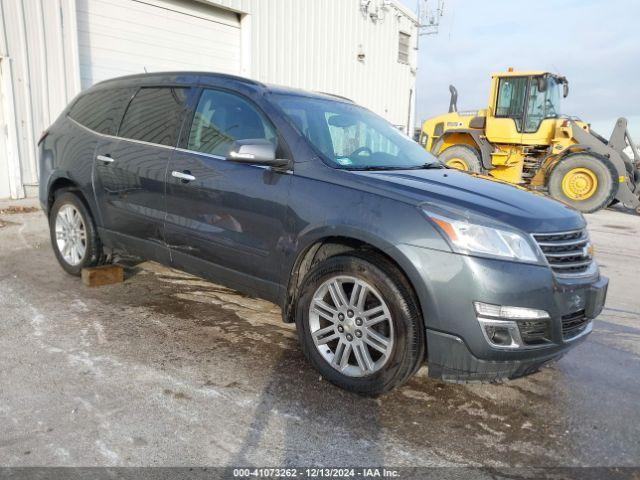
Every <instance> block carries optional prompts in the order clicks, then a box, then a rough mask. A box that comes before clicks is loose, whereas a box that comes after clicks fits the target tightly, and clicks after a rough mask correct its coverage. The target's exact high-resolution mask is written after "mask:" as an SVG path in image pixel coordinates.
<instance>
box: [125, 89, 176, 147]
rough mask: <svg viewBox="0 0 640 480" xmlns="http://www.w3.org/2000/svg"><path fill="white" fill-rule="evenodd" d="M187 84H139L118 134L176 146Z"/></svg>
mask: <svg viewBox="0 0 640 480" xmlns="http://www.w3.org/2000/svg"><path fill="white" fill-rule="evenodd" d="M186 96H187V89H186V88H174V87H159V88H155V87H153V88H141V89H140V90H139V91H138V93H137V94H136V96H135V97H134V98H133V100H132V101H131V103H130V104H129V108H127V111H126V113H125V114H124V118H123V119H122V125H120V131H119V132H118V136H120V137H124V138H131V139H133V140H142V141H144V142H149V143H158V144H160V145H168V146H171V147H173V146H175V144H176V140H177V137H178V130H179V128H180V124H181V122H182V111H183V106H184V102H185V99H186Z"/></svg>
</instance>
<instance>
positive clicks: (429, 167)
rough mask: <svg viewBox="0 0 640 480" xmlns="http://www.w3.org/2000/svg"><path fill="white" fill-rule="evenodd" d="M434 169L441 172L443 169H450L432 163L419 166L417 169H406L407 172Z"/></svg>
mask: <svg viewBox="0 0 640 480" xmlns="http://www.w3.org/2000/svg"><path fill="white" fill-rule="evenodd" d="M433 168H435V169H437V170H439V169H441V168H448V167H447V166H445V165H444V164H443V163H440V162H431V163H425V164H423V165H418V166H416V167H409V168H406V169H405V170H431V169H433Z"/></svg>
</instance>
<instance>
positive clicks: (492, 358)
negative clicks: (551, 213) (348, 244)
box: [403, 245, 608, 382]
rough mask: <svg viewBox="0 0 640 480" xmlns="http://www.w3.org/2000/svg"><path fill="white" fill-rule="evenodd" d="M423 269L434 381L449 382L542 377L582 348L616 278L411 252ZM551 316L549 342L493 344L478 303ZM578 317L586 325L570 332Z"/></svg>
mask: <svg viewBox="0 0 640 480" xmlns="http://www.w3.org/2000/svg"><path fill="white" fill-rule="evenodd" d="M403 251H404V253H405V255H407V256H408V258H409V259H410V261H411V262H412V264H413V265H414V267H415V268H416V269H417V273H418V277H419V279H418V282H416V281H415V280H414V282H413V283H414V286H415V285H417V287H416V290H417V292H418V296H419V298H420V302H421V305H422V310H423V318H424V320H425V327H426V329H427V331H426V338H427V356H428V363H429V376H431V377H436V378H441V379H444V380H447V381H457V382H461V381H498V380H501V379H508V378H516V377H519V376H523V375H527V374H529V373H533V372H535V371H537V370H538V369H539V368H540V366H541V365H543V364H544V363H547V362H549V361H551V360H554V359H557V358H559V357H560V356H562V355H563V354H564V353H566V351H567V350H569V349H570V348H572V347H573V346H575V345H577V344H578V343H581V342H582V341H583V340H584V339H585V338H586V336H587V335H588V334H589V333H590V331H591V329H592V319H594V318H595V317H596V316H597V315H599V314H600V312H601V311H602V308H603V306H604V302H605V297H606V292H607V286H608V279H607V278H606V277H601V276H600V274H599V272H598V271H597V269H596V270H595V272H594V274H593V275H592V276H591V277H583V278H573V279H559V278H557V277H556V276H555V275H554V274H553V272H552V271H551V270H550V269H549V268H547V267H546V266H542V265H529V264H519V263H513V262H505V261H500V260H492V259H485V258H478V257H469V256H466V255H458V254H455V253H451V252H442V251H439V250H429V249H424V248H418V247H415V246H408V245H405V246H403ZM476 301H477V302H484V303H490V304H495V305H506V306H515V307H527V308H533V309H539V310H545V311H546V312H548V313H549V316H550V318H549V320H548V322H549V323H548V328H549V330H548V335H547V337H548V338H546V340H545V341H544V343H542V344H536V345H530V346H526V347H525V348H518V349H511V350H507V349H500V348H495V346H491V345H490V344H489V343H488V341H487V339H486V338H485V334H484V333H483V330H482V327H481V325H480V322H479V321H478V319H477V314H476V312H475V309H474V306H473V302H476ZM575 318H581V319H582V325H581V327H580V328H578V329H577V330H575V329H574V330H570V327H571V325H572V324H571V322H572V321H573V319H575Z"/></svg>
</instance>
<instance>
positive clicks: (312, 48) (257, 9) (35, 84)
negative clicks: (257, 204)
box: [0, 0, 417, 198]
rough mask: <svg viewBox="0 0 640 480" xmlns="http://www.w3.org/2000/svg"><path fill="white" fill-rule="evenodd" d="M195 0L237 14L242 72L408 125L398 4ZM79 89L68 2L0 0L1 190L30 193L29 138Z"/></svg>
mask: <svg viewBox="0 0 640 480" xmlns="http://www.w3.org/2000/svg"><path fill="white" fill-rule="evenodd" d="M147 1H149V2H150V3H153V2H154V0H147ZM198 1H199V2H200V3H201V4H207V3H208V4H211V5H216V6H222V7H226V8H228V9H232V10H235V11H236V12H238V13H240V14H241V15H240V17H241V44H242V45H241V55H240V56H241V61H240V72H239V73H241V74H242V75H247V76H250V77H252V78H255V79H257V80H260V81H264V82H267V83H276V84H282V85H288V86H293V87H298V88H303V89H308V90H316V91H323V92H327V93H333V94H337V95H342V96H345V97H349V98H351V99H353V100H355V101H356V102H358V103H360V104H362V105H365V106H366V107H368V108H370V109H372V110H374V111H375V112H377V113H379V114H381V115H382V116H384V117H385V118H387V119H388V120H389V121H391V122H392V123H394V124H396V125H399V126H404V127H406V126H407V125H409V126H410V127H411V126H412V125H413V123H414V120H413V108H412V105H413V103H414V101H413V98H414V97H415V95H414V94H413V93H412V92H413V91H414V90H415V62H416V55H415V50H414V48H415V46H416V40H417V31H416V22H415V17H414V16H413V15H412V14H411V13H409V12H407V11H406V9H404V8H403V7H401V6H400V5H399V4H397V3H395V2H393V1H392V2H389V1H384V0H372V1H371V2H369V7H368V10H366V11H363V10H362V8H361V5H362V2H361V1H360V0H198ZM179 3H180V8H182V9H184V8H187V7H188V2H187V1H186V0H180V2H179ZM200 6H202V5H200ZM372 13H376V14H377V17H376V18H372V15H371V14H372ZM399 32H405V33H408V34H410V35H411V46H412V48H411V50H410V61H409V63H408V64H406V63H400V62H398V43H399ZM359 55H360V56H361V59H360V60H359V59H358V56H359ZM206 67H207V66H206V65H203V69H206ZM142 68H143V65H141V66H140V70H142ZM79 90H80V68H79V54H78V24H77V19H76V1H75V0H0V198H4V197H7V196H11V197H14V198H19V197H22V196H24V195H25V193H26V194H27V195H34V194H35V193H36V187H35V186H36V184H37V181H38V171H37V168H38V167H37V152H36V142H37V139H38V137H39V135H40V133H41V132H42V131H43V130H44V129H45V128H46V127H47V126H48V125H49V124H50V123H51V122H52V121H53V120H54V119H55V118H56V116H57V115H58V114H59V112H60V111H61V110H62V109H63V108H64V106H65V105H66V104H67V103H68V102H69V101H70V100H71V99H72V98H73V96H75V94H76V93H77V92H78V91H79Z"/></svg>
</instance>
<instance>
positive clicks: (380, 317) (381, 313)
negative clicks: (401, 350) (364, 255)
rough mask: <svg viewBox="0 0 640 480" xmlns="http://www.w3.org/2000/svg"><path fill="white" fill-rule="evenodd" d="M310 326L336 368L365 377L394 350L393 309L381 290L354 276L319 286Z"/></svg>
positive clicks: (338, 277)
mask: <svg viewBox="0 0 640 480" xmlns="http://www.w3.org/2000/svg"><path fill="white" fill-rule="evenodd" d="M309 327H310V331H311V336H312V338H313V342H314V344H315V346H316V348H317V350H318V352H319V353H320V355H321V356H322V357H323V358H324V359H325V360H326V361H327V362H328V363H329V364H330V365H331V366H332V367H333V368H335V369H336V370H338V371H339V372H341V373H343V374H344V375H347V376H350V377H363V376H367V375H371V374H372V373H375V372H377V371H378V370H380V369H381V368H382V367H383V366H384V365H385V364H386V363H387V361H388V360H389V358H390V356H391V352H392V349H393V340H394V332H393V323H392V321H391V312H390V311H389V307H388V306H387V304H386V302H385V301H384V299H383V298H382V296H381V295H380V293H378V291H377V290H376V289H375V288H374V287H373V286H372V285H370V284H369V283H367V282H365V281H364V280H361V279H359V278H355V277H351V276H335V277H332V278H330V279H329V280H327V281H325V282H324V283H322V285H320V287H319V288H318V289H317V290H316V292H315V293H314V295H313V298H312V301H311V305H310V307H309Z"/></svg>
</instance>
